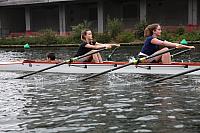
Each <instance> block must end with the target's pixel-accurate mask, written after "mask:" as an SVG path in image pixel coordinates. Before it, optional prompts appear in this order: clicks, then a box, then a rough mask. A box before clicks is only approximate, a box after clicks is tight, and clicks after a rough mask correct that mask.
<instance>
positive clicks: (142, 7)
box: [140, 0, 147, 22]
mask: <svg viewBox="0 0 200 133" xmlns="http://www.w3.org/2000/svg"><path fill="white" fill-rule="evenodd" d="M146 10H147V9H146V0H140V22H142V21H144V22H146V14H147V12H146Z"/></svg>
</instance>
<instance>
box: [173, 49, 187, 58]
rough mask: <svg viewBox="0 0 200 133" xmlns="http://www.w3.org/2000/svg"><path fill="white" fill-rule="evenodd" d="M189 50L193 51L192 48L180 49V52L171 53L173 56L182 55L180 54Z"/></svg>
mask: <svg viewBox="0 0 200 133" xmlns="http://www.w3.org/2000/svg"><path fill="white" fill-rule="evenodd" d="M188 51H191V49H185V50H182V51H180V52H178V53H175V54H173V55H171V57H172V58H173V57H174V56H177V55H180V54H182V53H186V52H188Z"/></svg>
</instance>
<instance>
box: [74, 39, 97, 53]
mask: <svg viewBox="0 0 200 133" xmlns="http://www.w3.org/2000/svg"><path fill="white" fill-rule="evenodd" d="M86 44H88V43H87V42H82V43H81V45H80V46H79V48H78V51H77V53H76V55H75V57H77V56H81V55H84V54H86V53H88V52H90V51H91V50H93V49H92V48H87V47H85V45H86ZM89 44H91V45H95V44H96V42H94V41H93V42H90V43H89Z"/></svg>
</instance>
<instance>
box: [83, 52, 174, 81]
mask: <svg viewBox="0 0 200 133" xmlns="http://www.w3.org/2000/svg"><path fill="white" fill-rule="evenodd" d="M175 49H176V48H171V49H168V50H167V51H163V52H161V53H158V54H154V55H151V56H147V57H143V58H139V59H137V60H133V61H132V62H130V63H127V64H125V65H122V66H119V67H115V68H112V69H109V70H107V71H104V72H101V73H97V74H94V75H91V76H88V77H86V78H83V79H81V81H85V80H88V79H91V78H94V77H97V76H100V75H103V74H105V73H109V72H112V71H115V70H118V69H120V68H124V67H127V66H130V65H132V64H138V63H139V62H142V61H144V60H148V59H151V58H153V57H156V56H159V55H162V54H165V53H168V52H170V51H173V50H175Z"/></svg>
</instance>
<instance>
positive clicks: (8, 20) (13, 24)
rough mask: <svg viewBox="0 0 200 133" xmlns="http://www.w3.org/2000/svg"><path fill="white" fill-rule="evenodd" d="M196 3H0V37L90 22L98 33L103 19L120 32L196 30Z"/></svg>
mask: <svg viewBox="0 0 200 133" xmlns="http://www.w3.org/2000/svg"><path fill="white" fill-rule="evenodd" d="M199 6H200V2H199V1H197V0H176V1H174V0H0V30H1V35H7V34H10V33H13V32H37V31H39V30H42V29H47V28H48V29H52V30H54V31H56V32H59V33H60V34H61V35H62V34H65V33H66V32H68V31H71V27H72V26H74V25H77V24H79V23H82V22H83V20H87V21H88V22H91V24H92V26H93V27H94V29H95V30H96V31H98V32H103V31H104V30H105V25H106V20H107V19H106V18H107V17H108V16H109V17H110V18H120V19H122V22H123V27H124V29H131V28H133V27H134V25H135V24H137V23H139V22H141V21H147V22H148V23H155V22H156V23H160V24H162V25H166V26H180V25H181V26H198V24H199V23H200V17H199V15H200V11H199V10H198V7H199Z"/></svg>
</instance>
